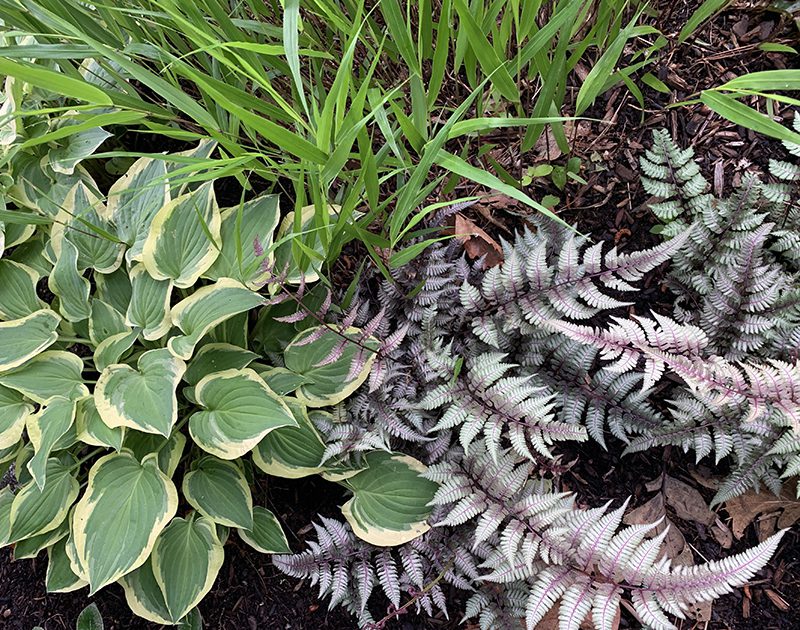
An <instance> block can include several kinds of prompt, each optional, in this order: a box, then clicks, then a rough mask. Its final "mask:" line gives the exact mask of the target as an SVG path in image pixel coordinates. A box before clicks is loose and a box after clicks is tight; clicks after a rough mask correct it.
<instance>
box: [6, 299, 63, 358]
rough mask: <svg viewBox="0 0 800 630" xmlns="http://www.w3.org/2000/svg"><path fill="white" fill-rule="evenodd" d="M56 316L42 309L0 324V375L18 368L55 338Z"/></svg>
mask: <svg viewBox="0 0 800 630" xmlns="http://www.w3.org/2000/svg"><path fill="white" fill-rule="evenodd" d="M59 322H61V317H60V316H59V315H58V313H56V312H54V311H51V310H49V309H42V310H40V311H36V312H34V313H31V314H30V315H27V316H25V317H21V318H20V319H14V320H12V321H10V322H0V373H2V372H8V371H9V370H13V369H14V368H16V367H19V366H20V365H22V364H23V363H25V362H26V361H28V359H30V358H31V357H34V356H36V355H37V354H39V353H40V352H41V351H42V350H44V349H45V348H47V347H49V346H51V345H53V344H54V343H55V342H56V340H57V339H58V333H57V332H56V328H58V324H59Z"/></svg>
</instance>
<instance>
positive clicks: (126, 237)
mask: <svg viewBox="0 0 800 630" xmlns="http://www.w3.org/2000/svg"><path fill="white" fill-rule="evenodd" d="M166 175H167V166H166V164H165V162H164V160H155V159H151V158H140V159H138V160H136V161H135V162H134V163H133V165H132V166H131V167H130V168H129V169H128V172H127V173H125V175H123V176H122V177H121V178H119V179H118V180H117V181H116V182H114V184H112V186H111V189H110V190H109V191H108V213H109V214H110V215H111V217H112V219H113V221H114V223H115V225H116V226H117V235H118V236H119V238H120V239H121V240H123V241H125V242H126V243H127V244H128V245H129V247H130V249H129V250H128V253H127V256H128V259H129V260H141V258H142V248H143V246H144V241H145V238H146V237H147V232H148V230H149V229H150V224H151V223H152V221H153V217H154V216H155V215H156V213H157V212H158V211H159V210H160V209H161V208H163V207H164V206H165V205H166V204H167V202H168V201H169V183H168V182H167V179H166Z"/></svg>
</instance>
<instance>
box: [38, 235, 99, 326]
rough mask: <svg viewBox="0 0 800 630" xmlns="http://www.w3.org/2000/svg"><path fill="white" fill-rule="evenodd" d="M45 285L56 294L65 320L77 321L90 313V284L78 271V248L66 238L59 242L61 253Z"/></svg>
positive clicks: (59, 308)
mask: <svg viewBox="0 0 800 630" xmlns="http://www.w3.org/2000/svg"><path fill="white" fill-rule="evenodd" d="M47 286H48V287H49V288H50V290H51V291H52V292H53V293H54V294H55V295H57V296H58V310H59V312H60V313H61V314H62V315H63V316H64V319H66V320H67V321H70V322H79V321H82V320H84V319H87V318H88V317H89V315H91V310H90V302H89V291H90V289H91V285H90V284H89V281H88V280H87V279H86V278H84V277H83V276H82V275H81V274H80V273H79V272H78V250H77V249H76V248H75V245H73V244H72V242H71V241H69V240H67V239H64V241H63V242H62V243H61V253H60V254H59V256H58V259H57V260H56V264H55V266H54V267H53V272H52V273H51V274H50V276H49V277H48V279H47Z"/></svg>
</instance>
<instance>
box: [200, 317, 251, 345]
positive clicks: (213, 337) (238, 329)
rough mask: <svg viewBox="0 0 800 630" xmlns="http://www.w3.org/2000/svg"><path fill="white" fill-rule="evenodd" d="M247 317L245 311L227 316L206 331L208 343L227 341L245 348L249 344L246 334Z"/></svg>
mask: <svg viewBox="0 0 800 630" xmlns="http://www.w3.org/2000/svg"><path fill="white" fill-rule="evenodd" d="M247 319H248V317H247V313H246V312H245V313H239V314H238V315H234V316H233V317H229V318H228V319H226V320H225V321H224V322H222V323H220V324H217V325H216V326H214V327H213V328H212V329H211V330H209V331H208V335H207V339H208V341H209V342H210V343H228V344H230V345H232V346H237V347H239V348H246V347H247V346H249V345H250V344H249V339H250V337H249V336H248V334H247V331H248V325H247Z"/></svg>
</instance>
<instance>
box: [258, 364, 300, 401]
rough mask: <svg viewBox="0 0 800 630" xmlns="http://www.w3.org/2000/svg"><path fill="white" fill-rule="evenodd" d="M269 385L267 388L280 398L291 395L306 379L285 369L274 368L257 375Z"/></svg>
mask: <svg viewBox="0 0 800 630" xmlns="http://www.w3.org/2000/svg"><path fill="white" fill-rule="evenodd" d="M258 375H259V376H260V377H261V378H263V379H264V382H265V383H266V384H267V385H269V388H270V389H271V390H272V391H274V392H275V393H276V394H278V395H280V396H285V395H286V394H291V393H292V392H293V391H294V390H296V389H297V388H298V387H300V386H301V385H302V384H303V383H305V382H306V378H305V377H304V376H302V375H300V374H295V373H294V372H292V371H291V370H287V369H286V368H281V367H276V368H270V369H268V370H264V371H263V372H259V374H258Z"/></svg>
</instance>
